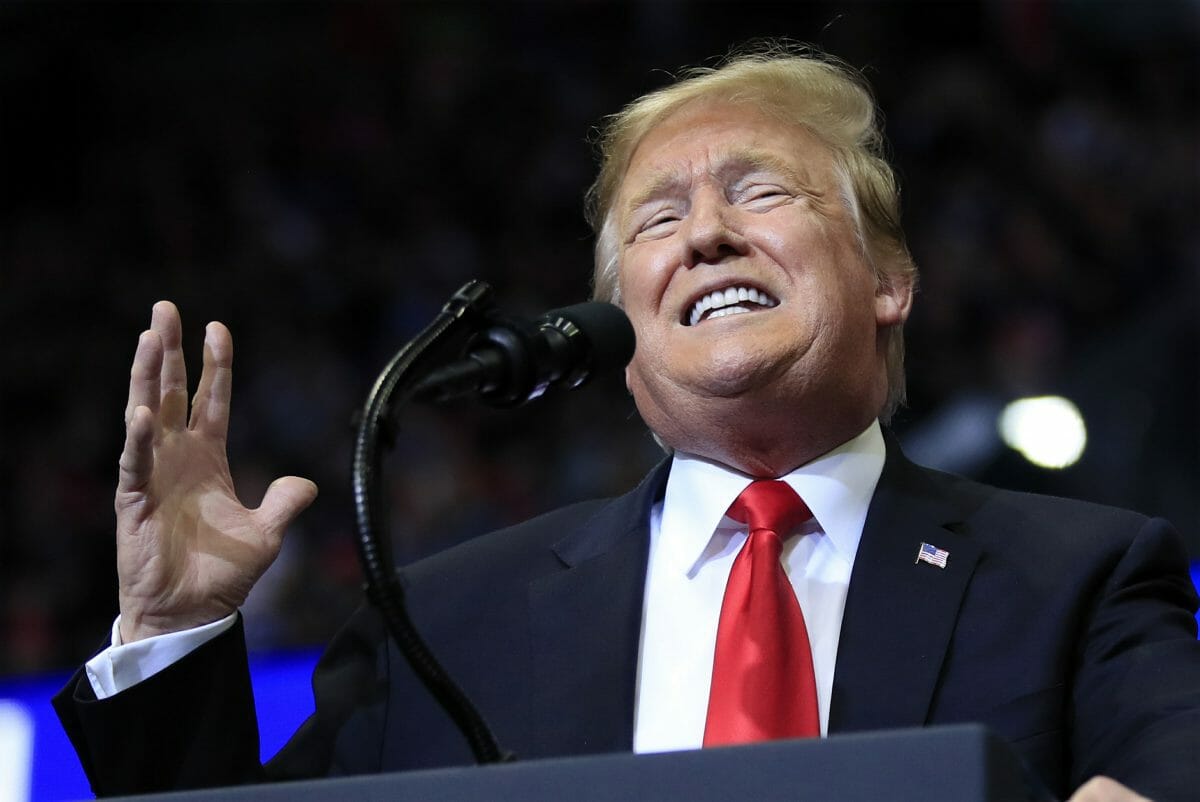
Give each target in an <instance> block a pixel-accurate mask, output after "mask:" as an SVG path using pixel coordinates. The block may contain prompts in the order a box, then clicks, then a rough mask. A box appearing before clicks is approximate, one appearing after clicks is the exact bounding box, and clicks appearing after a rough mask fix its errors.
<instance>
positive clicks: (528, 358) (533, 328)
mask: <svg viewBox="0 0 1200 802" xmlns="http://www.w3.org/2000/svg"><path fill="white" fill-rule="evenodd" d="M634 345H635V339H634V335H633V326H631V325H630V323H629V318H627V317H626V316H625V313H624V312H622V311H621V310H620V309H618V308H617V307H615V306H613V305H612V304H606V303H600V302H598V301H589V302H586V303H581V304H575V305H574V306H568V307H565V308H563V309H553V310H551V311H549V312H547V313H545V314H544V315H542V316H541V317H539V318H537V319H536V320H533V321H527V320H515V319H509V320H501V321H498V322H497V323H496V324H495V325H493V326H491V327H489V328H487V329H485V330H484V331H482V332H480V333H479V334H477V335H475V336H474V337H473V338H471V340H470V341H469V342H468V343H467V347H466V352H465V355H464V356H463V357H462V358H461V359H459V360H458V361H457V362H453V363H451V364H449V365H447V366H445V367H442V368H439V369H437V370H435V371H433V372H432V373H431V374H430V375H429V376H428V377H426V378H425V379H424V380H423V381H422V382H421V383H420V384H418V385H417V388H416V390H415V396H416V398H418V399H420V400H422V401H433V402H441V401H447V400H449V399H452V398H458V397H461V396H464V395H472V394H476V393H478V394H479V396H480V397H481V398H482V399H483V401H484V402H486V403H488V404H490V405H492V406H497V407H515V406H519V405H521V404H524V403H526V402H527V401H532V400H533V399H535V398H538V397H539V396H541V395H542V394H543V393H545V392H546V391H547V390H548V389H550V388H552V387H565V388H566V389H568V390H573V389H575V388H576V387H579V386H581V385H582V384H584V383H585V382H586V381H587V380H588V379H589V378H591V377H592V376H593V375H595V374H597V373H603V372H605V371H608V370H612V369H620V368H623V367H625V366H626V365H627V364H629V360H630V359H632V358H633V349H634Z"/></svg>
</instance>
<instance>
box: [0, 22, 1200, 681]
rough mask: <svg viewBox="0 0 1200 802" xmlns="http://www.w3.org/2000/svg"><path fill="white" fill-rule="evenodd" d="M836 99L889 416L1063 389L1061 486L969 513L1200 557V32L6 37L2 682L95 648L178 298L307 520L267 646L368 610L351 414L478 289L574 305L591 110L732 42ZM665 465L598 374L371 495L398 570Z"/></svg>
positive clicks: (428, 453) (1183, 27)
mask: <svg viewBox="0 0 1200 802" xmlns="http://www.w3.org/2000/svg"><path fill="white" fill-rule="evenodd" d="M764 35H771V36H788V37H790V38H792V39H795V40H799V41H807V42H812V43H814V44H816V45H819V46H820V47H822V48H824V49H826V50H828V51H830V52H832V53H834V54H836V55H838V56H840V57H842V58H844V59H845V60H847V61H848V62H850V63H851V64H853V65H855V66H857V67H860V68H862V69H863V70H864V72H865V74H866V76H867V78H868V79H869V80H870V81H871V82H872V84H873V85H874V87H875V90H876V94H877V96H878V98H879V101H880V104H881V107H882V108H883V111H884V113H885V119H886V126H885V127H886V132H887V134H888V138H889V140H890V143H891V151H892V156H893V160H894V163H895V164H896V165H897V167H898V171H899V175H900V179H901V182H902V186H903V188H904V190H903V202H904V217H905V225H906V230H907V231H908V233H909V240H910V242H909V244H910V247H911V249H912V251H913V253H914V256H915V257H916V261H917V264H918V265H919V267H920V269H921V271H922V276H921V292H920V294H919V295H918V299H917V305H916V310H915V312H914V316H913V319H912V321H911V323H910V325H909V329H908V337H907V341H908V352H909V394H910V403H909V406H908V408H907V409H905V410H904V411H903V412H902V413H901V414H900V415H899V416H898V418H897V420H896V424H895V426H896V430H897V432H898V433H899V434H900V436H901V438H902V439H903V438H904V437H905V436H906V433H907V432H914V433H915V432H919V431H922V427H925V429H924V430H925V431H928V430H929V426H930V425H931V424H932V423H935V422H936V421H937V420H939V416H940V415H943V414H944V413H945V410H947V409H948V408H951V407H953V405H954V404H955V403H957V402H958V401H961V400H962V399H969V398H977V397H984V398H988V399H996V400H1003V399H1007V398H1012V397H1015V396H1017V395H1023V394H1038V393H1047V392H1064V393H1069V394H1071V395H1072V397H1074V398H1075V399H1076V402H1077V403H1078V404H1079V405H1080V407H1081V409H1082V410H1083V412H1084V415H1085V418H1087V420H1088V424H1089V427H1090V428H1091V430H1092V442H1093V444H1094V446H1093V447H1091V448H1090V450H1089V452H1087V453H1086V454H1085V457H1084V459H1083V460H1082V461H1081V462H1080V463H1079V465H1077V466H1076V467H1075V468H1072V469H1070V470H1067V471H1063V472H1060V473H1056V474H1047V473H1045V472H1042V471H1035V470H1034V469H1032V468H1029V467H1027V466H1024V465H1023V464H1021V462H1020V460H1019V459H1018V458H1017V457H1015V456H1014V455H1013V454H1012V453H1010V452H1006V451H1003V450H999V451H996V452H995V453H994V454H991V455H990V456H989V457H988V458H987V459H982V460H976V461H975V462H974V463H973V464H972V472H973V473H975V474H977V475H979V476H980V477H982V478H985V479H988V480H990V481H996V482H999V483H1003V484H1007V485H1010V486H1018V487H1027V488H1029V489H1035V490H1040V491H1048V492H1055V493H1060V494H1067V495H1074V496H1079V497H1086V498H1093V499H1096V500H1100V501H1105V502H1107V503H1114V504H1120V505H1122V506H1131V507H1135V508H1137V509H1141V510H1143V511H1145V512H1149V513H1155V514H1165V515H1168V516H1169V517H1171V518H1172V519H1173V520H1174V521H1175V522H1176V523H1177V524H1178V525H1179V526H1180V527H1181V528H1182V529H1183V530H1184V532H1185V535H1186V536H1187V537H1189V538H1190V542H1191V543H1192V544H1193V554H1194V555H1200V508H1198V502H1197V500H1196V495H1197V478H1198V476H1200V428H1198V427H1197V424H1196V421H1195V415H1196V411H1197V404H1198V403H1200V395H1198V394H1200V379H1198V371H1197V366H1198V365H1200V349H1198V344H1200V333H1198V331H1197V328H1198V325H1197V319H1198V316H1197V311H1198V310H1197V300H1198V298H1200V292H1198V291H1197V290H1198V287H1197V279H1198V278H1200V270H1198V268H1200V233H1198V232H1200V228H1198V226H1197V222H1200V217H1198V215H1197V211H1198V210H1200V202H1198V195H1200V172H1198V169H1200V158H1198V157H1200V152H1198V151H1200V131H1198V126H1197V111H1198V108H1197V106H1198V103H1197V98H1198V86H1197V76H1198V75H1200V70H1198V69H1197V67H1198V63H1197V52H1198V49H1197V40H1198V33H1197V15H1196V6H1195V4H1194V3H1191V2H1178V3H1174V2H1163V3H1134V2H1129V3H1120V2H1110V3H1100V4H1095V3H1081V2H1048V1H1047V0H1030V1H1029V2H999V1H997V2H991V3H978V4H970V3H961V4H953V3H924V4H910V3H901V2H890V3H845V4H839V3H832V2H817V3H810V4H804V5H800V4H753V3H739V4H732V3H730V4H724V3H689V2H683V1H682V0H677V1H676V2H641V3H615V2H571V3H512V4H492V5H465V4H381V5H376V4H363V3H342V4H335V5H324V4H296V5H292V4H286V5H274V4H270V5H268V4H240V3H238V4H211V5H190V4H174V3H172V4H162V5H150V4H136V5H112V4H97V5H65V4H55V3H50V4H44V3H32V2H16V3H13V2H10V3H6V4H0V188H2V191H0V326H2V327H3V331H2V334H3V341H2V345H0V353H2V354H3V363H2V371H3V372H2V375H3V380H2V389H0V405H2V406H0V412H2V416H0V420H2V423H0V425H2V426H3V430H2V434H0V438H2V439H0V673H4V674H12V673H20V672H30V671H37V670H44V669H49V668H59V667H64V666H68V665H71V664H75V663H77V662H78V661H79V660H81V659H82V658H84V657H86V656H87V655H88V654H90V653H91V651H93V650H94V649H95V648H97V647H99V646H100V645H101V641H102V640H103V639H104V638H105V637H106V635H107V632H108V628H109V626H110V625H111V622H112V617H113V616H114V615H115V612H116V573H115V567H114V547H113V536H112V527H113V512H112V492H113V488H114V485H115V480H116V458H117V455H118V454H119V452H120V448H121V443H122V439H123V424H122V419H121V416H122V411H123V409H124V403H125V402H124V396H125V390H126V385H127V378H128V364H129V360H130V358H131V357H132V353H133V349H134V345H135V343H136V340H137V336H138V333H139V332H140V331H141V330H142V329H143V328H145V327H146V326H147V325H148V323H149V314H150V306H151V304H152V303H153V302H154V301H155V300H158V299H159V298H164V297H165V298H170V299H172V300H174V301H175V302H176V303H177V304H178V305H179V307H180V309H181V311H182V313H183V318H184V335H185V348H187V350H188V354H189V359H190V360H191V365H192V367H193V371H194V372H193V376H192V379H193V381H194V380H195V378H196V373H195V371H198V367H199V353H200V341H201V339H202V331H203V324H204V323H205V322H206V321H208V320H210V319H220V320H223V321H225V322H226V323H227V324H228V325H229V326H230V328H231V329H232V331H233V334H234V341H235V351H236V357H235V386H234V415H233V421H232V429H231V434H230V462H231V464H232V465H233V467H234V476H235V480H236V482H237V485H238V490H239V494H240V495H241V497H242V499H243V500H244V501H246V502H247V503H251V504H254V503H257V500H258V498H260V497H261V494H262V492H263V490H264V489H265V487H266V486H267V484H268V483H269V482H270V481H271V479H273V478H274V477H275V476H278V475H281V474H285V473H286V474H298V475H302V476H307V477H309V478H312V479H313V480H314V481H316V482H317V484H318V485H319V486H320V488H321V495H320V498H319V499H318V500H317V502H316V504H315V505H314V507H313V508H312V509H310V510H309V511H308V512H306V513H305V514H304V515H303V516H302V517H301V519H300V521H299V522H298V524H297V525H296V526H295V527H294V528H293V530H292V531H291V532H290V534H289V536H288V538H287V540H286V543H285V547H284V550H283V552H282V554H281V556H280V559H279V561H278V562H277V564H276V565H275V566H274V567H273V568H272V569H271V571H270V572H269V573H268V575H267V577H266V578H265V579H264V581H263V582H262V583H260V586H259V587H257V588H256V590H255V592H254V594H253V595H252V597H251V599H250V602H249V603H248V605H247V606H248V610H247V616H246V620H247V627H248V632H249V635H250V638H251V642H252V646H253V647H255V648H279V647H287V646H292V645H299V644H311V643H318V642H322V641H324V640H326V639H328V637H329V636H330V635H331V634H332V633H333V631H334V630H335V629H336V627H337V626H338V624H339V622H340V621H342V620H343V619H344V618H345V616H346V615H347V614H348V613H349V612H350V611H351V610H352V609H353V608H354V606H355V605H357V604H358V603H359V601H360V597H361V591H360V581H361V580H360V575H359V570H358V565H357V561H356V555H355V545H354V541H355V533H354V528H353V518H352V508H351V502H350V495H349V463H350V449H351V436H352V428H351V427H352V424H351V419H352V416H353V414H354V412H355V409H356V408H357V407H358V406H359V405H360V404H361V403H362V400H363V399H364V398H365V395H366V392H367V390H368V388H369V386H370V383H371V381H372V380H373V378H374V377H375V375H376V373H377V372H378V371H379V370H380V369H381V368H382V366H383V364H384V363H385V362H386V360H387V359H388V358H389V357H390V356H391V354H392V353H393V352H394V351H395V350H396V349H397V348H398V347H399V346H400V345H401V344H403V343H404V342H405V341H406V340H407V339H408V338H409V337H411V336H412V335H413V334H414V333H415V332H416V331H417V330H418V329H419V328H420V327H421V326H423V325H424V324H425V323H426V322H428V321H429V320H430V319H431V318H432V316H433V314H434V313H435V312H436V311H437V310H438V309H439V308H440V306H441V304H442V303H443V302H444V301H445V299H446V298H447V297H448V296H449V295H450V293H452V292H453V291H454V290H455V289H456V288H457V287H458V286H459V285H460V284H462V283H463V282H464V281H466V280H467V279H469V278H473V277H479V278H483V279H486V280H488V281H490V282H492V283H493V284H494V285H495V286H496V288H497V297H498V300H499V303H500V305H501V307H503V308H504V309H505V310H506V311H509V312H512V313H522V314H532V313H536V312H538V311H540V310H543V309H546V308H550V307H553V306H559V305H564V304H567V303H572V302H575V301H578V300H582V299H583V298H584V297H586V295H587V293H588V291H589V287H588V277H589V272H590V260H591V240H590V233H589V231H588V229H587V226H586V224H585V223H584V221H583V216H582V201H581V198H582V193H583V190H584V189H585V188H586V186H587V185H588V183H589V182H590V180H591V178H592V175H593V169H594V163H593V158H594V153H593V149H592V146H591V144H590V142H589V140H588V135H589V131H590V130H592V129H593V128H594V126H595V125H596V124H597V123H598V122H599V121H600V120H601V118H602V117H603V115H604V114H606V113H611V112H613V111H615V110H617V109H618V108H619V107H620V106H621V105H622V104H623V103H625V102H626V101H628V100H630V99H632V98H633V97H634V96H635V95H637V94H639V93H641V92H644V91H646V90H648V89H651V88H653V87H655V86H658V85H661V84H662V83H664V82H665V81H666V80H667V76H666V73H665V72H664V70H672V69H675V68H678V67H680V66H683V65H686V64H694V63H700V62H703V61H704V60H706V59H709V58H710V57H713V56H716V55H720V54H722V53H723V52H725V51H726V50H727V49H728V47H729V46H730V45H731V44H732V43H734V42H737V41H739V40H745V39H747V38H750V37H753V36H764ZM658 458H659V452H658V450H657V447H656V446H655V445H654V443H653V442H652V441H651V439H650V437H649V436H648V435H647V433H646V432H645V430H644V427H642V425H641V423H640V422H639V421H638V419H637V415H636V411H635V410H634V408H633V405H632V403H631V401H630V400H629V399H628V397H627V396H626V394H625V393H624V390H623V387H622V385H621V381H620V379H619V377H613V378H611V379H608V380H604V381H600V382H597V383H596V386H592V387H587V388H584V389H582V390H579V391H576V392H575V393H573V394H571V395H570V396H569V397H568V396H559V397H556V398H551V399H547V400H545V401H543V402H541V403H539V404H537V405H531V406H530V407H528V408H525V409H523V410H519V411H516V412H498V411H493V410H488V409H486V408H482V407H479V406H477V405H474V404H467V403H463V404H455V405H452V406H450V407H446V408H439V409H434V408H429V407H413V408H410V409H408V410H406V411H405V413H404V414H403V415H402V417H401V421H400V430H399V436H398V440H397V443H396V447H395V449H394V450H393V451H392V452H391V454H390V456H389V458H388V460H387V463H386V486H387V488H388V494H387V501H388V506H389V510H390V526H391V530H392V531H393V532H394V533H395V538H396V556H397V559H398V560H399V561H402V562H406V561H409V560H412V559H415V558H417V557H419V556H421V555H423V554H427V553H429V552H432V551H435V550H437V549H440V548H444V547H446V546H448V545H451V544H453V543H455V542H457V541H460V540H462V539H464V538H467V537H470V536H472V535H475V534H479V533H482V532H485V531H488V530H491V529H494V528H496V527H500V526H503V525H504V524H506V523H510V522H514V521H516V520H519V519H522V518H525V517H528V516H530V515H533V514H535V513H537V512H539V511H542V510H546V509H549V508H551V507H553V506H556V505H559V504H562V503H565V502H568V501H571V500H574V499H579V498H582V497H587V496H595V495H602V494H612V493H617V492H621V491H623V490H624V489H626V488H628V487H630V486H632V485H633V484H634V483H635V482H636V481H637V480H638V479H639V478H640V476H641V475H642V474H643V473H644V472H645V470H647V469H648V468H649V467H650V466H651V465H653V464H654V462H655V461H656V460H657V459H658Z"/></svg>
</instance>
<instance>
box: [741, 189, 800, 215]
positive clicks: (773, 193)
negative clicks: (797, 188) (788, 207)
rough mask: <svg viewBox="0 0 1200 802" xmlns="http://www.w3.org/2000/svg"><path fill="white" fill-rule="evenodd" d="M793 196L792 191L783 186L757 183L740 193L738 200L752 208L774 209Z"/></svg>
mask: <svg viewBox="0 0 1200 802" xmlns="http://www.w3.org/2000/svg"><path fill="white" fill-rule="evenodd" d="M791 198H792V193H790V192H788V191H787V190H785V189H784V188H783V187H780V186H775V185H771V184H757V185H755V186H752V187H750V188H749V189H746V190H744V191H743V192H740V193H738V199H737V200H738V202H739V203H741V204H743V205H745V206H748V207H750V208H751V209H773V208H775V207H776V206H778V205H779V204H781V203H783V202H785V201H788V200H790V199H791Z"/></svg>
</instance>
